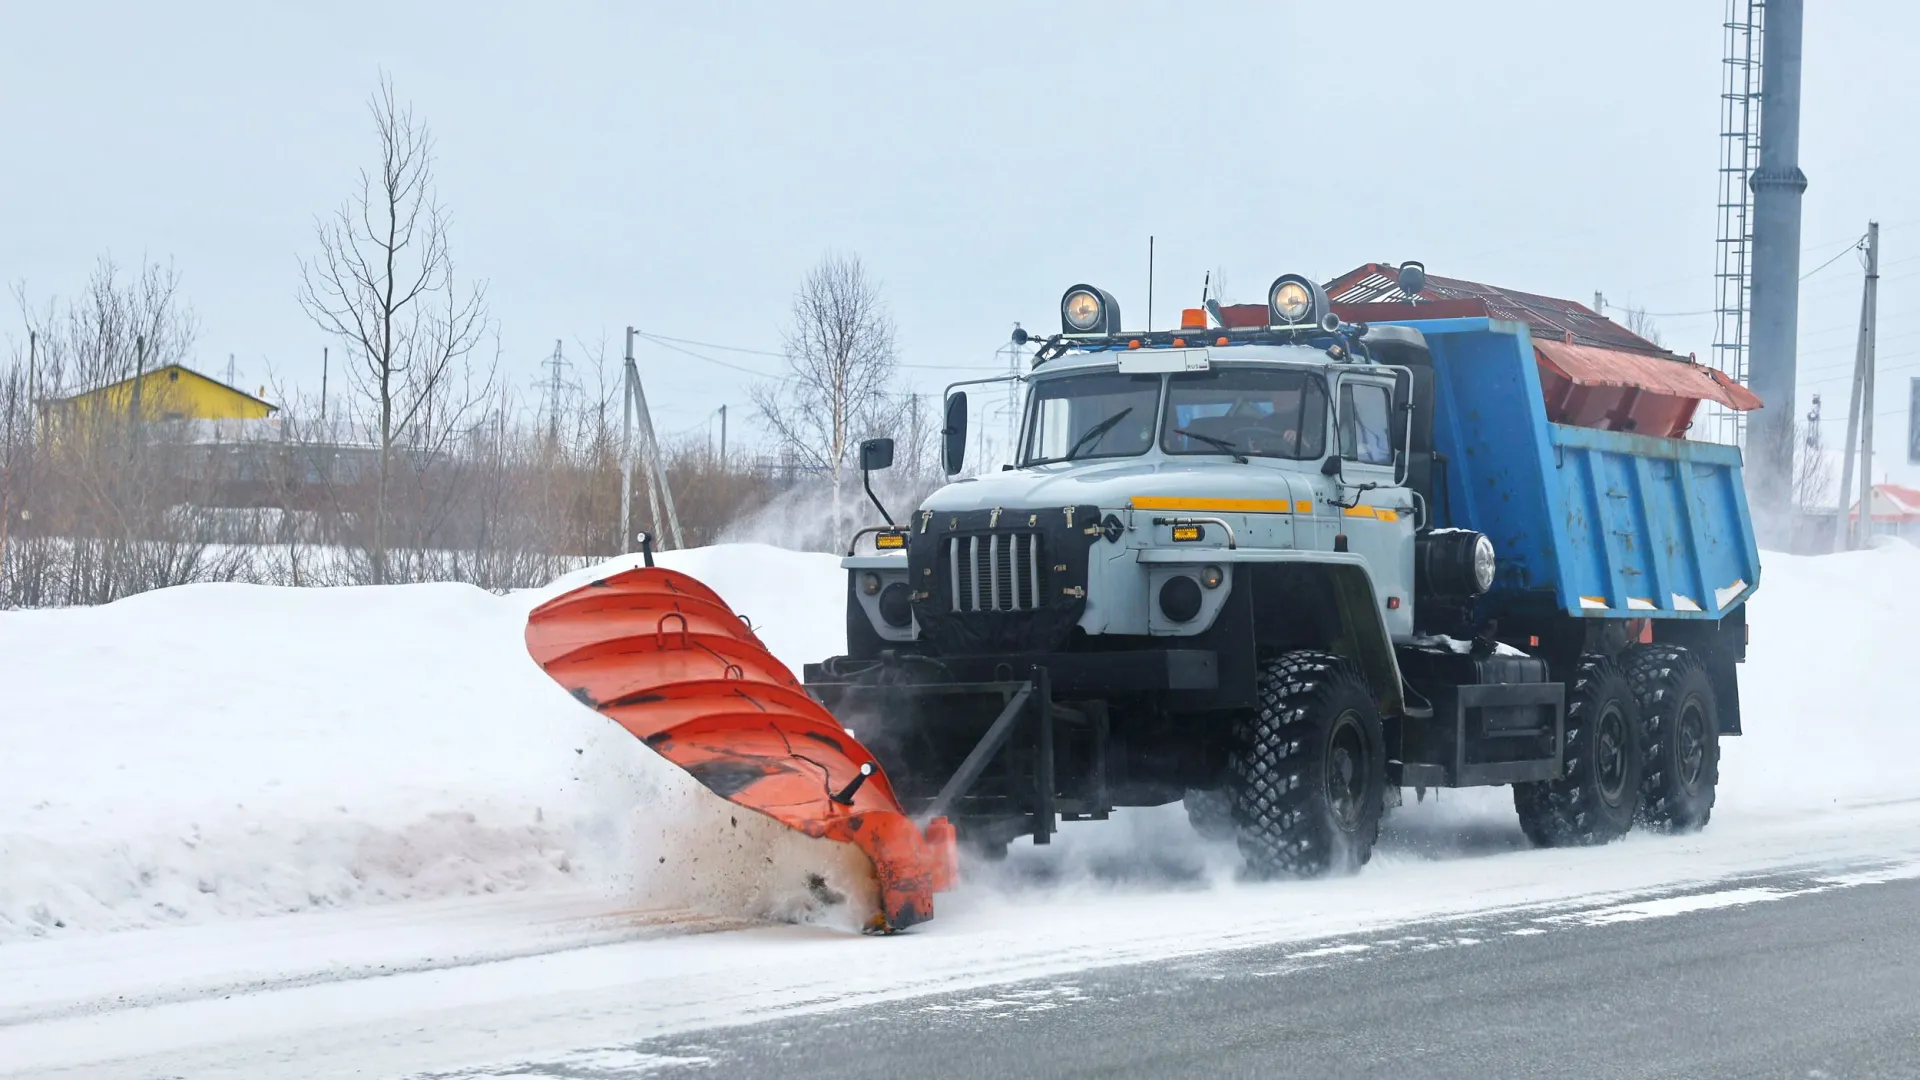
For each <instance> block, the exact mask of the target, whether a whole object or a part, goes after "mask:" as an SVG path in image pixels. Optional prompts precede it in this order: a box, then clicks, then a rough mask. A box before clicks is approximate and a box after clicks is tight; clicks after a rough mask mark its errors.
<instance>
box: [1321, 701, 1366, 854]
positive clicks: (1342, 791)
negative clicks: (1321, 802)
mask: <svg viewBox="0 0 1920 1080" xmlns="http://www.w3.org/2000/svg"><path fill="white" fill-rule="evenodd" d="M1372 766H1373V761H1372V756H1371V754H1370V753H1369V751H1368V749H1367V739H1366V733H1365V732H1364V731H1362V730H1361V727H1360V717H1359V716H1358V715H1357V714H1355V713H1353V712H1351V711H1349V712H1344V713H1341V714H1340V717H1339V718H1338V719H1336V720H1335V721H1334V722H1333V731H1332V732H1331V734H1330V737H1329V739H1328V740H1327V761H1326V788H1327V807H1328V809H1330V810H1331V811H1332V812H1333V821H1334V824H1335V825H1337V826H1338V827H1339V828H1340V829H1341V831H1343V832H1352V831H1353V830H1354V829H1356V828H1358V827H1359V826H1360V821H1361V819H1362V818H1363V817H1365V815H1366V801H1367V778H1368V777H1369V776H1371V775H1372V774H1373V769H1372Z"/></svg>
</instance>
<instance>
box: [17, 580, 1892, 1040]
mask: <svg viewBox="0 0 1920 1080" xmlns="http://www.w3.org/2000/svg"><path fill="white" fill-rule="evenodd" d="M663 561H664V562H665V563H666V564H668V565H672V566H675V567H677V568H679V569H684V570H687V571H689V572H691V573H693V574H694V575H695V576H697V577H699V578H701V579H702V580H704V581H706V582H707V583H708V584H710V585H712V586H713V587H714V588H716V589H717V590H718V591H719V592H720V593H721V594H722V595H723V596H725V597H726V598H727V599H728V600H729V601H730V602H731V603H732V604H733V605H734V606H735V607H736V608H737V609H738V610H740V611H741V612H742V613H744V614H746V615H747V616H749V617H750V619H751V620H752V622H753V623H754V625H755V626H756V628H757V629H758V630H759V632H760V633H761V635H762V637H763V638H764V639H765V640H766V641H767V642H768V644H769V645H770V646H771V647H772V648H773V650H774V651H775V653H776V654H778V655H779V656H780V657H781V658H782V659H783V660H784V661H786V662H787V663H788V664H789V665H791V666H794V667H795V668H797V667H798V666H799V665H800V664H801V663H803V662H805V661H808V660H812V659H817V658H820V657H823V656H826V655H829V654H831V653H833V652H836V651H838V650H839V648H840V647H841V644H842V629H841V617H842V616H841V613H842V611H843V610H844V608H843V595H842V588H843V584H842V578H841V575H840V571H839V570H838V568H837V566H836V565H835V562H834V560H833V559H832V558H831V557H829V556H821V555H803V554H796V553H793V552H786V551H780V550H776V549H773V548H766V547H760V546H753V545H738V546H727V547H717V548H711V549H705V550H700V551H694V552H689V553H685V554H684V555H679V556H677V557H676V556H668V557H667V558H666V559H664V560H663ZM604 572H605V570H604V569H602V570H598V571H595V573H604ZM588 576H592V575H591V574H583V575H579V576H576V577H575V578H573V579H569V580H567V581H563V582H559V583H556V584H555V585H554V586H553V587H552V588H551V589H548V590H542V591H538V592H533V593H525V594H516V595H512V596H507V597H497V596H492V595H489V594H486V593H483V592H481V591H479V590H476V589H472V588H468V587H464V586H453V585H424V586H399V587H390V588H351V589H330V590H294V589H277V588H268V587H259V586H240V585H233V586H226V585H205V586H191V587H185V588H180V589H172V590H167V591H164V592H160V593H154V594H148V595H144V596H139V597H135V598H132V599H129V600H125V601H121V602H119V603H116V604H112V605H109V606H106V607H102V608H92V609H76V610H61V611H30V612H6V613H0V1075H14V1074H16V1073H17V1074H19V1075H45V1074H55V1075H58V1074H61V1072H60V1071H61V1070H70V1072H68V1073H66V1074H69V1075H76V1076H80V1075H84V1076H119V1075H126V1076H145V1075H153V1074H154V1073H155V1072H156V1071H171V1072H176V1073H180V1074H184V1075H195V1076H202V1075H205V1076H217V1075H235V1076H259V1075H269V1074H271V1075H280V1074H286V1075H303V1076H304V1075H332V1074H335V1073H348V1072H354V1071H356V1070H361V1071H370V1072H372V1073H373V1074H376V1075H404V1074H407V1073H408V1072H409V1071H420V1070H429V1069H447V1068H456V1067H467V1066H475V1067H477V1066H480V1065H484V1064H487V1063H493V1064H494V1065H496V1066H498V1065H499V1063H502V1062H507V1063H511V1062H514V1061H519V1060H522V1059H525V1060H530V1061H531V1060H535V1059H540V1060H546V1059H543V1058H540V1055H543V1054H544V1055H549V1056H551V1055H553V1054H556V1053H560V1052H561V1051H563V1050H567V1049H569V1048H578V1047H582V1046H593V1045H597V1044H598V1043H599V1042H608V1043H611V1042H612V1041H613V1040H614V1038H615V1036H616V1035H618V1036H622V1037H626V1038H631V1037H633V1036H634V1035H635V1034H655V1033H660V1032H665V1031H672V1030H685V1029H689V1028H696V1027H700V1026H703V1025H710V1024H713V1023H716V1022H720V1021H726V1020H745V1019H753V1018H756V1017H760V1016H769V1015H779V1014H781V1013H783V1012H792V1011H795V1010H810V1009H821V1008H828V1007H833V1006H834V1005H836V1004H844V1003H848V1002H851V1001H857V1000H875V999H884V998H888V997H896V996H905V995H908V994H912V993H920V992H926V991H928V990H936V989H954V988H963V987H967V986H984V985H990V984H992V983H995V982H1002V981H1007V980H1009V979H1013V978H1026V977H1037V976H1050V975H1065V974H1069V973H1071V972H1073V971H1075V970H1082V969H1084V968H1087V967H1090V966H1096V965H1101V964H1111V963H1118V962H1125V961H1130V960H1154V959H1163V958H1167V957H1174V956H1188V955H1193V954H1197V953H1204V952H1207V951H1212V950H1217V949H1223V948H1232V947H1235V946H1240V945H1253V944H1262V943H1268V942H1274V941H1289V940H1309V939H1314V938H1320V937H1327V936H1330V935H1335V934H1340V933H1344V932H1351V931H1358V930H1364V929H1371V928H1378V927H1382V926H1393V925H1399V924H1402V923H1406V922H1411V921H1417V920H1422V919H1431V918H1434V917H1439V916H1448V915H1455V914H1462V913H1472V912H1488V911H1507V912H1543V913H1550V912H1552V911H1553V910H1556V908H1557V906H1562V905H1566V904H1569V903H1573V902H1575V901H1581V902H1589V903H1591V902H1595V901H1596V899H1600V900H1609V902H1615V901H1617V902H1618V903H1620V904H1625V905H1628V906H1631V905H1633V904H1635V903H1639V902H1642V900H1643V898H1644V897H1646V896H1649V895H1654V894H1657V893H1660V892H1661V891H1662V890H1672V889H1675V888H1679V887H1684V886H1694V885H1699V884H1702V883H1709V882H1716V881H1725V880H1727V879H1729V878H1737V877H1739V876H1740V875H1742V874H1746V873H1755V872H1759V871H1762V870H1768V869H1775V868H1779V867H1806V868H1813V869H1818V868H1822V867H1828V868H1834V872H1835V873H1840V872H1841V870H1842V869H1844V870H1845V871H1846V872H1847V873H1852V874H1856V875H1858V874H1862V873H1865V874H1869V875H1871V874H1873V873H1882V874H1885V873H1892V874H1903V873H1909V872H1914V868H1915V867H1920V781H1917V780H1916V779H1915V778H1914V777H1913V774H1912V768H1911V761H1912V760H1913V753H1914V751H1916V750H1920V735H1916V734H1915V727H1914V724H1913V718H1912V717H1910V716H1909V715H1907V711H1908V710H1907V708H1906V707H1905V706H1904V705H1903V702H1904V700H1905V695H1904V693H1903V692H1902V691H1903V690H1904V685H1905V684H1904V674H1905V664H1906V663H1909V662H1911V659H1910V658H1911V655H1912V646H1911V642H1912V641H1913V640H1914V632H1913V628H1912V625H1911V619H1912V615H1913V612H1914V610H1915V608H1916V603H1915V601H1916V599H1920V551H1916V550H1914V549H1913V548H1910V547H1907V546H1905V545H1896V546H1890V547H1886V548H1882V549H1879V550H1874V551H1869V552H1862V553H1857V554H1852V555H1844V556H1835V557H1829V558H1823V559H1806V558H1794V557H1791V556H1785V555H1774V554H1770V555H1768V556H1767V557H1766V575H1765V579H1764V582H1763V587H1762V589H1761V591H1760V593H1759V595H1758V596H1757V598H1756V599H1755V600H1754V601H1753V612H1752V633H1753V643H1752V648H1751V653H1750V661H1749V663H1748V664H1747V665H1746V666H1745V668H1744V669H1742V671H1741V676H1740V677H1741V688H1742V699H1743V704H1744V706H1745V723H1746V730H1747V732H1748V734H1747V735H1745V736H1743V737H1741V738H1738V739H1730V740H1727V742H1726V743H1725V744H1724V748H1725V749H1724V759H1723V763H1722V768H1721V776H1722V782H1721V790H1720V799H1719V805H1718V808H1717V809H1716V811H1715V815H1714V821H1713V824H1712V826H1711V827H1710V828H1709V829H1708V830H1707V831H1706V832H1704V833H1702V834H1700V835H1698V836H1690V837H1681V838H1663V837H1653V836H1640V835H1635V836H1632V837H1629V838H1628V840H1626V841H1624V842H1622V843H1620V844H1616V845H1613V846H1610V847H1607V848H1602V849H1594V850H1578V851H1531V850H1528V849H1527V845H1526V844H1525V841H1524V840H1523V839H1522V838H1521V836H1520V833H1519V829H1518V826H1517V824H1516V823H1515V821H1514V818H1513V812H1512V808H1511V802H1510V801H1509V798H1508V795H1507V793H1506V791H1505V790H1504V789H1496V790H1490V791H1467V792H1445V793H1442V796H1441V798H1440V799H1439V800H1438V801H1429V802H1427V803H1425V804H1420V805H1412V804H1410V805H1408V806H1407V807H1405V808H1403V809H1401V810H1398V811H1395V812H1394V814H1393V816H1392V817H1391V818H1390V819H1389V822H1388V825H1387V827H1386V829H1385V832H1384V834H1383V837H1382V843H1381V847H1380V849H1379V853H1378V855H1377V857H1376V859H1375V861H1374V863H1373V864H1372V865H1370V866H1369V867H1368V868H1367V869H1366V870H1365V871H1364V872H1363V873H1362V874H1360V875H1358V876H1356V877H1352V878H1345V879H1338V880H1333V881H1326V882H1309V883H1278V884H1262V885H1252V884H1242V883H1239V882H1237V881H1235V879H1234V875H1233V868H1234V865H1235V863H1236V861H1237V860H1236V859H1235V857H1234V854H1233V852H1232V851H1231V848H1230V846H1227V845H1217V846H1216V845H1209V844H1205V843H1202V842H1200V841H1198V840H1197V839H1196V838H1195V837H1194V836H1193V835H1192V833H1191V832H1190V831H1189V830H1188V829H1187V828H1186V826H1185V822H1184V818H1183V817H1182V815H1181V814H1180V811H1179V808H1178V807H1171V808H1162V809H1159V810H1154V811H1145V812H1133V813H1124V814H1121V815H1119V816H1118V817H1117V818H1116V820H1115V821H1113V822H1108V823H1104V824H1102V823H1088V824H1072V825H1068V826H1067V827H1066V828H1065V830H1064V831H1063V832H1062V833H1061V835H1060V836H1059V838H1058V841H1059V842H1057V843H1056V844H1055V845H1054V846H1053V847H1052V848H1050V849H1034V848H1031V847H1023V848H1017V849H1016V850H1015V852H1014V854H1013V856H1012V857H1011V858H1010V859H1009V860H1008V861H1007V863H1005V864H1004V865H1002V866H999V867H991V868H988V867H973V868H969V869H970V871H971V873H970V874H969V875H968V876H967V881H966V883H965V884H963V886H962V887H961V889H959V890H958V891H956V892H955V893H952V894H945V895H942V896H941V897H940V898H939V899H938V901H937V906H938V911H939V917H938V918H937V919H936V920H935V921H934V922H933V923H931V924H928V925H927V926H925V927H922V928H918V929H916V930H915V931H914V932H912V933H910V934H907V935H902V936H901V937H898V938H894V939H889V940H886V941H877V940H874V939H870V938H863V937H860V936H858V935H855V934H852V933H850V932H848V930H847V928H846V927H847V922H848V919H847V916H848V913H847V912H846V911H844V910H839V909H832V908H828V909H821V908H819V907H817V905H816V904H815V902H814V901H813V900H812V898H811V894H810V893H809V892H808V891H807V890H806V889H805V888H804V886H803V884H802V882H803V881H804V877H805V874H806V872H807V871H809V870H815V869H818V870H821V871H823V872H826V873H827V874H828V875H829V877H831V878H835V879H838V880H849V881H850V880H852V879H854V878H857V876H858V868H857V864H855V863H851V862H850V861H849V859H848V855H849V853H850V852H851V849H847V848H843V847H841V846H839V845H832V844H827V843H824V842H816V841H809V840H806V839H805V838H802V837H799V836H797V834H793V833H790V832H787V831H786V830H784V829H781V828H780V827H778V826H774V825H772V824H771V823H769V822H766V821H764V820H763V819H760V818H758V817H757V816H756V815H753V814H751V813H748V812H746V811H741V810H739V809H737V808H735V807H733V806H732V805H731V804H728V803H725V802H723V801H721V800H719V799H718V798H716V797H714V796H712V795H710V794H709V793H707V792H705V791H704V790H703V789H700V788H699V787H698V786H697V785H695V784H694V783H692V781H691V780H689V779H688V778H687V777H685V776H684V775H683V774H681V773H679V772H678V771H677V770H676V769H674V768H672V767H671V766H668V765H666V764H665V763H664V762H662V761H660V760H659V759H658V758H656V757H654V756H653V755H652V754H651V753H650V752H648V751H646V750H645V748H644V747H642V746H640V745H639V744H638V743H637V742H636V741H635V740H633V739H632V738H630V737H629V736H627V735H626V734H625V733H624V732H623V731H621V730H619V729H618V728H617V727H615V726H614V725H613V724H612V723H611V722H609V721H605V720H603V719H602V718H600V717H599V716H598V715H597V714H595V713H592V712H591V711H589V710H587V709H585V708H584V707H582V706H580V705H578V704H577V703H576V702H574V701H573V700H571V699H570V698H569V697H568V696H567V695H566V694H565V693H564V692H562V691H561V690H560V689H559V688H558V687H557V686H556V685H555V684H553V683H552V682H551V681H550V680H548V679H547V677H546V676H545V675H544V674H543V673H542V672H540V671H539V670H538V669H537V668H536V667H535V666H534V665H533V664H532V662H531V661H530V660H529V659H528V658H527V656H526V654H525V651H524V648H523V645H522V642H521V631H522V628H523V626H524V622H525V617H526V613H527V612H528V611H529V610H530V609H531V608H532V607H533V606H534V605H535V604H537V603H539V602H540V601H541V600H543V599H545V598H546V597H548V596H551V595H554V594H556V593H558V592H561V591H564V590H565V589H567V588H571V587H573V586H574V585H575V584H578V583H579V582H581V581H584V580H585V579H586V578H587V577H588ZM855 858H857V856H855ZM1862 868H1865V869H1862ZM828 972H831V973H832V974H831V977H829V976H828V974H826V973H828ZM373 975H381V976H388V977H385V978H378V979H374V978H367V977H366V976H373ZM556 1060H557V1059H556ZM556 1068H559V1066H556ZM562 1071H564V1070H562ZM447 1075H449V1076H452V1075H467V1074H465V1073H459V1074H454V1073H449V1074H447Z"/></svg>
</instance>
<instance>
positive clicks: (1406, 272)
mask: <svg viewBox="0 0 1920 1080" xmlns="http://www.w3.org/2000/svg"><path fill="white" fill-rule="evenodd" d="M1394 284H1396V285H1398V286H1399V287H1400V291H1401V292H1402V293H1404V294H1405V295H1406V298H1407V299H1408V300H1418V299H1420V290H1422V289H1424V288H1426V287H1427V268H1426V265H1425V264H1424V263H1417V262H1414V261H1413V260H1411V259H1409V260H1407V261H1406V262H1403V263H1401V264H1400V273H1399V275H1398V277H1397V279H1396V280H1395V282H1394Z"/></svg>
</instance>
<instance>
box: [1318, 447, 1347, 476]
mask: <svg viewBox="0 0 1920 1080" xmlns="http://www.w3.org/2000/svg"><path fill="white" fill-rule="evenodd" d="M1342 471H1343V469H1342V466H1341V464H1340V451H1338V450H1335V451H1334V452H1333V453H1331V454H1328V455H1327V460H1325V461H1323V462H1321V463H1320V475H1321V476H1339V475H1341V474H1342Z"/></svg>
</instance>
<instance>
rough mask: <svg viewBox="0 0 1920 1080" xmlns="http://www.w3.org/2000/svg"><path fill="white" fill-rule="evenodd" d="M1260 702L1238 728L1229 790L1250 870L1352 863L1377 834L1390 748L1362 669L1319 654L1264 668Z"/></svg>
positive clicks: (1309, 870)
mask: <svg viewBox="0 0 1920 1080" xmlns="http://www.w3.org/2000/svg"><path fill="white" fill-rule="evenodd" d="M1257 692H1258V704H1257V705H1256V706H1255V708H1254V710H1253V712H1252V713H1251V714H1250V715H1248V716H1246V717H1245V718H1243V719H1242V720H1241V721H1240V722H1239V723H1237V724H1236V725H1235V726H1234V747H1233V751H1232V753H1231V754H1230V756H1229V757H1228V761H1227V775H1228V788H1227V793H1228V795H1229V796H1230V797H1231V799H1232V807H1233V822H1234V826H1235V832H1236V834H1237V838H1238V839H1239V842H1240V853H1241V854H1242V855H1243V856H1245V858H1246V860H1247V869H1248V870H1249V871H1250V872H1251V873H1253V874H1254V875H1255V876H1260V877H1266V876H1272V875H1276V874H1291V875H1296V876H1301V877H1310V876H1315V875H1319V874H1324V873H1327V872H1328V871H1332V870H1343V871H1351V870H1357V869H1359V868H1360V866H1361V865H1362V864H1364V863H1365V862H1366V861H1367V859H1368V858H1369V857H1371V856H1372V854H1373V842H1374V840H1376V839H1377V838H1378V837H1379V835H1380V813H1381V802H1382V799H1383V798H1384V792H1385V789H1386V747H1385V740H1384V738H1383V736H1382V734H1381V727H1380V707H1379V705H1378V704H1377V703H1376V702H1375V700H1374V697H1373V691H1372V690H1371V689H1369V688H1368V686H1367V683H1366V680H1365V679H1363V678H1362V677H1361V675H1360V672H1359V670H1358V669H1356V668H1355V667H1354V666H1353V665H1352V664H1350V663H1348V662H1347V661H1345V660H1342V659H1340V658H1339V657H1337V656H1332V655H1329V654H1327V653H1321V652H1307V651H1301V652H1290V653H1285V654H1283V655H1281V656H1279V657H1276V658H1274V659H1272V660H1269V661H1267V662H1266V663H1265V664H1263V665H1262V666H1261V668H1260V676H1259V683H1258V686H1257Z"/></svg>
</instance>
